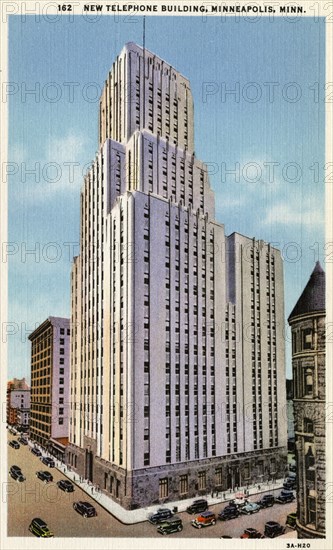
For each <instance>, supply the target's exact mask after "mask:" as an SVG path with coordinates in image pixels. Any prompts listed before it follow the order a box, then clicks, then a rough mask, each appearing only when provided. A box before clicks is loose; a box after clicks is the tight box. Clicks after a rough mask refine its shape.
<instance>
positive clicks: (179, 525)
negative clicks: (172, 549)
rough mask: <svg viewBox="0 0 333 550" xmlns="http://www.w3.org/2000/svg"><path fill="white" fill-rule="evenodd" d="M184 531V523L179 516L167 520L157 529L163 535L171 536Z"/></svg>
mask: <svg viewBox="0 0 333 550" xmlns="http://www.w3.org/2000/svg"><path fill="white" fill-rule="evenodd" d="M182 530H183V522H182V520H181V519H180V518H179V517H178V516H173V517H172V518H169V519H166V520H165V521H163V523H161V525H159V527H157V532H158V533H160V534H161V535H169V534H170V533H176V532H177V531H182Z"/></svg>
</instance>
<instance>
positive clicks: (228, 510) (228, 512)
mask: <svg viewBox="0 0 333 550" xmlns="http://www.w3.org/2000/svg"><path fill="white" fill-rule="evenodd" d="M239 514H240V511H239V509H238V508H237V506H235V505H230V504H229V505H228V506H226V507H225V508H224V509H223V510H221V512H220V513H219V514H218V516H217V517H218V518H219V519H221V520H222V521H227V520H229V519H235V518H238V516H239Z"/></svg>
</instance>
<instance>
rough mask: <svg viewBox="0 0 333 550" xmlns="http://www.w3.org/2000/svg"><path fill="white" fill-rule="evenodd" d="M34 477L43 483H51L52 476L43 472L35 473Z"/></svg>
mask: <svg viewBox="0 0 333 550" xmlns="http://www.w3.org/2000/svg"><path fill="white" fill-rule="evenodd" d="M36 477H38V479H40V480H41V481H44V483H50V482H51V481H53V475H52V474H50V472H45V471H43V470H40V471H39V472H36Z"/></svg>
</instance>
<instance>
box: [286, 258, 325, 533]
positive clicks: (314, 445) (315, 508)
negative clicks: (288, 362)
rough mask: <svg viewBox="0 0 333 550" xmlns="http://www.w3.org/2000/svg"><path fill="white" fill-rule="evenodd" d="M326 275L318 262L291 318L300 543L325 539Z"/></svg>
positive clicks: (297, 525)
mask: <svg viewBox="0 0 333 550" xmlns="http://www.w3.org/2000/svg"><path fill="white" fill-rule="evenodd" d="M325 287H326V285H325V272H324V270H323V269H322V267H321V265H320V263H319V262H317V263H316V265H315V268H314V270H313V272H312V273H311V276H310V278H309V280H308V282H307V284H306V286H305V288H304V290H303V292H302V294H301V296H300V297H299V299H298V301H297V303H296V305H295V307H294V308H293V310H292V312H291V313H290V315H289V318H288V321H289V324H290V327H291V335H292V364H293V383H294V417H295V444H296V467H297V520H296V529H297V535H298V538H301V539H303V538H310V539H311V538H325V513H326V512H325V510H326V498H327V485H326V465H325V463H326V455H325V446H326V438H325V423H326V402H325V330H326V327H325V324H326V306H325Z"/></svg>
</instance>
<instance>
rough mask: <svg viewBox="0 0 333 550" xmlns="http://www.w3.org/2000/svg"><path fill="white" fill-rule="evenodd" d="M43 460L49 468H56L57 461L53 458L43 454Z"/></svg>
mask: <svg viewBox="0 0 333 550" xmlns="http://www.w3.org/2000/svg"><path fill="white" fill-rule="evenodd" d="M41 461H42V462H43V464H45V465H46V466H48V467H49V468H54V467H55V462H54V460H53V458H49V457H48V456H43V457H41Z"/></svg>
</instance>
